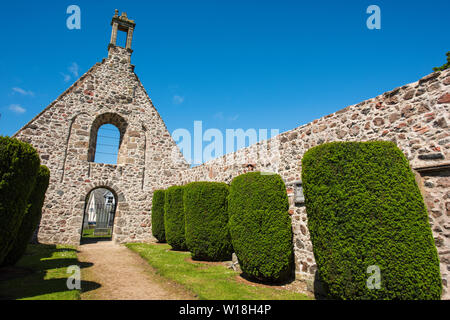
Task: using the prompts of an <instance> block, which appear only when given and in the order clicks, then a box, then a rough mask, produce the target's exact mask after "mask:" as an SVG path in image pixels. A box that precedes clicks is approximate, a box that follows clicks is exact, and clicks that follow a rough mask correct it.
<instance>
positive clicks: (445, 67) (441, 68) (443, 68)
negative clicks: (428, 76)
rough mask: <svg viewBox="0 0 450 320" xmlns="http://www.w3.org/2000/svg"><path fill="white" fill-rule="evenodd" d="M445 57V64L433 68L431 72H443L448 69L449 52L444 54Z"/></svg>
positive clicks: (449, 66)
mask: <svg viewBox="0 0 450 320" xmlns="http://www.w3.org/2000/svg"><path fill="white" fill-rule="evenodd" d="M446 55H447V63H445V64H444V65H442V66H440V67H436V68H433V71H444V70H445V69H448V68H450V51H449V52H447V53H446Z"/></svg>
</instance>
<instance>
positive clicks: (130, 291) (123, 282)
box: [78, 241, 195, 300]
mask: <svg viewBox="0 0 450 320" xmlns="http://www.w3.org/2000/svg"><path fill="white" fill-rule="evenodd" d="M78 251H79V253H78V259H79V261H81V262H86V263H93V265H92V266H90V267H88V268H84V269H82V271H81V274H82V280H83V281H92V282H96V283H98V284H100V287H99V288H98V289H95V290H91V291H87V292H84V293H82V295H81V298H82V299H83V300H190V299H195V297H194V295H193V294H192V293H190V292H188V291H187V290H186V289H185V288H183V287H182V286H180V285H178V284H175V283H172V282H170V281H168V280H167V279H164V278H162V277H161V276H159V275H157V274H156V273H155V271H154V270H153V269H152V268H151V267H150V266H149V264H148V263H147V262H146V261H145V260H144V259H142V258H141V257H140V256H139V255H138V254H137V253H134V252H132V251H131V250H129V249H128V248H126V247H125V246H122V245H118V244H115V243H113V242H112V241H101V242H97V243H92V244H84V245H80V246H79V247H78Z"/></svg>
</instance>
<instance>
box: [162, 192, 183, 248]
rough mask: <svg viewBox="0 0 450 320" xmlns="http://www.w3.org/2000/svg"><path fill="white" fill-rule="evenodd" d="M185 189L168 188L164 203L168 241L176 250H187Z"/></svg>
mask: <svg viewBox="0 0 450 320" xmlns="http://www.w3.org/2000/svg"><path fill="white" fill-rule="evenodd" d="M183 189H184V187H181V186H173V187H170V188H168V189H167V190H166V196H165V203H164V229H165V233H166V241H167V243H168V244H170V245H171V246H172V248H173V249H175V250H186V239H185V235H184V233H185V226H184V206H183Z"/></svg>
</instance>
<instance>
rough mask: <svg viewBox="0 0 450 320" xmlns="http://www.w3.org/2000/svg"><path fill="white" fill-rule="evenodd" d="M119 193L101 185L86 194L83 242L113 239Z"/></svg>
mask: <svg viewBox="0 0 450 320" xmlns="http://www.w3.org/2000/svg"><path fill="white" fill-rule="evenodd" d="M117 200H118V199H117V195H116V194H115V192H114V191H112V190H110V189H108V188H105V187H99V188H95V189H93V190H91V191H90V192H89V193H88V195H87V196H86V201H85V206H84V214H83V225H82V228H81V243H86V242H96V241H102V240H106V241H108V240H111V239H112V235H113V228H114V218H115V215H116V208H117Z"/></svg>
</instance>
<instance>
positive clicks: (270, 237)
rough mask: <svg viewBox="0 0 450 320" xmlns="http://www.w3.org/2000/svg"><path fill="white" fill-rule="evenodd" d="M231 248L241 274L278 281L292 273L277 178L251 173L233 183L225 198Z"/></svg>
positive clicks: (284, 210)
mask: <svg viewBox="0 0 450 320" xmlns="http://www.w3.org/2000/svg"><path fill="white" fill-rule="evenodd" d="M228 212H229V219H230V221H229V227H230V234H231V241H232V244H233V248H234V250H235V253H236V255H237V258H238V260H239V264H240V266H241V269H242V271H243V272H244V273H246V274H247V275H249V276H250V277H253V278H256V279H259V280H263V281H281V280H285V279H286V278H288V277H289V276H291V274H292V271H293V268H292V267H293V245H292V228H291V220H290V217H289V202H288V196H287V193H286V187H285V185H284V182H283V180H282V179H281V177H280V176H279V175H274V174H273V175H265V174H261V173H259V172H250V173H246V174H243V175H240V176H238V177H236V178H235V179H233V181H232V183H231V188H230V195H229V197H228Z"/></svg>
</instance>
